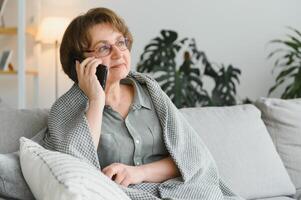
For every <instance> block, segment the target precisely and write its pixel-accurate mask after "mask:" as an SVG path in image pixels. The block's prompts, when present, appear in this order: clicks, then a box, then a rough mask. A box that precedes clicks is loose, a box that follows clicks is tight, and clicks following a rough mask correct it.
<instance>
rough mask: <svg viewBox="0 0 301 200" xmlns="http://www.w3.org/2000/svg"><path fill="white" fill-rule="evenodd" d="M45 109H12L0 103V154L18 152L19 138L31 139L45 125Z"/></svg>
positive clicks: (46, 111) (46, 112)
mask: <svg viewBox="0 0 301 200" xmlns="http://www.w3.org/2000/svg"><path fill="white" fill-rule="evenodd" d="M47 117H48V110H46V109H28V110H26V109H23V110H18V109H13V108H9V107H8V106H7V105H5V104H4V103H3V102H0V153H11V152H14V151H17V150H19V138H20V137H21V136H25V137H27V138H31V137H33V136H34V135H35V134H37V133H38V132H39V131H40V130H41V129H43V128H44V127H45V126H46V125H47Z"/></svg>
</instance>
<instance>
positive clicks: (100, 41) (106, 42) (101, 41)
mask: <svg viewBox="0 0 301 200" xmlns="http://www.w3.org/2000/svg"><path fill="white" fill-rule="evenodd" d="M122 37H123V36H122V35H120V36H118V37H116V40H115V42H117V41H118V40H119V39H120V38H122ZM115 42H114V43H115ZM99 43H103V44H109V41H108V40H99V41H98V42H96V43H95V44H94V45H93V48H95V47H96V46H97V45H98V44H99Z"/></svg>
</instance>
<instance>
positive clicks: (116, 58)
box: [85, 24, 131, 84]
mask: <svg viewBox="0 0 301 200" xmlns="http://www.w3.org/2000/svg"><path fill="white" fill-rule="evenodd" d="M89 33H90V36H91V40H92V42H91V44H92V45H91V46H90V50H95V49H99V47H104V48H105V47H108V46H110V45H111V47H112V49H111V52H110V53H109V54H108V55H106V56H99V53H97V51H95V52H93V53H85V56H86V57H90V56H95V57H96V58H97V59H101V60H102V63H103V64H104V65H106V66H107V67H108V77H107V83H109V84H110V83H112V82H116V81H120V80H121V79H123V78H125V77H126V76H127V75H128V73H129V71H130V66H131V55H130V51H129V50H128V49H127V48H125V49H123V48H121V49H122V50H120V48H119V47H118V45H119V44H123V43H122V42H124V36H123V35H122V34H121V33H120V32H117V31H116V30H114V29H113V28H112V26H111V25H110V24H98V25H95V26H93V27H92V28H91V29H90V30H89ZM119 46H122V45H119Z"/></svg>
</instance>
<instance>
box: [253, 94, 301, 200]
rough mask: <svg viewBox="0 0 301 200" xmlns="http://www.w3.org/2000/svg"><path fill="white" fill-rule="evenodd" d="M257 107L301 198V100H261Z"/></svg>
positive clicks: (258, 101) (298, 196)
mask: <svg viewBox="0 0 301 200" xmlns="http://www.w3.org/2000/svg"><path fill="white" fill-rule="evenodd" d="M256 106H257V107H258V108H259V109H260V110H261V112H262V119H263V121H264V123H265V125H266V126H267V129H268V132H269V133H270V135H271V137H272V140H273V142H274V144H275V146H276V150H277V151H278V153H279V155H280V157H281V159H282V161H283V163H284V166H285V167H286V169H287V171H288V173H289V175H290V178H291V180H292V182H293V183H294V185H295V187H296V190H297V194H296V195H297V196H296V198H301V196H300V195H301V99H292V100H283V99H274V98H260V99H259V100H257V102H256Z"/></svg>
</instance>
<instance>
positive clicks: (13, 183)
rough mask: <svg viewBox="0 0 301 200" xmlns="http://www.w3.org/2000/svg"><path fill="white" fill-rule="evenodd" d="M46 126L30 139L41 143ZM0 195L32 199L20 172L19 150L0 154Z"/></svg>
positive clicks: (26, 199)
mask: <svg viewBox="0 0 301 200" xmlns="http://www.w3.org/2000/svg"><path fill="white" fill-rule="evenodd" d="M46 130H47V128H44V129H42V130H41V131H40V132H39V133H37V135H36V136H34V137H33V138H32V140H34V141H36V142H38V143H39V144H43V137H44V135H45V131H46ZM0 197H6V198H14V199H23V200H32V199H34V197H33V195H32V193H31V191H30V189H29V187H28V185H27V183H26V181H25V180H24V177H23V175H22V172H21V166H20V161H19V152H14V153H9V154H0Z"/></svg>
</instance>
